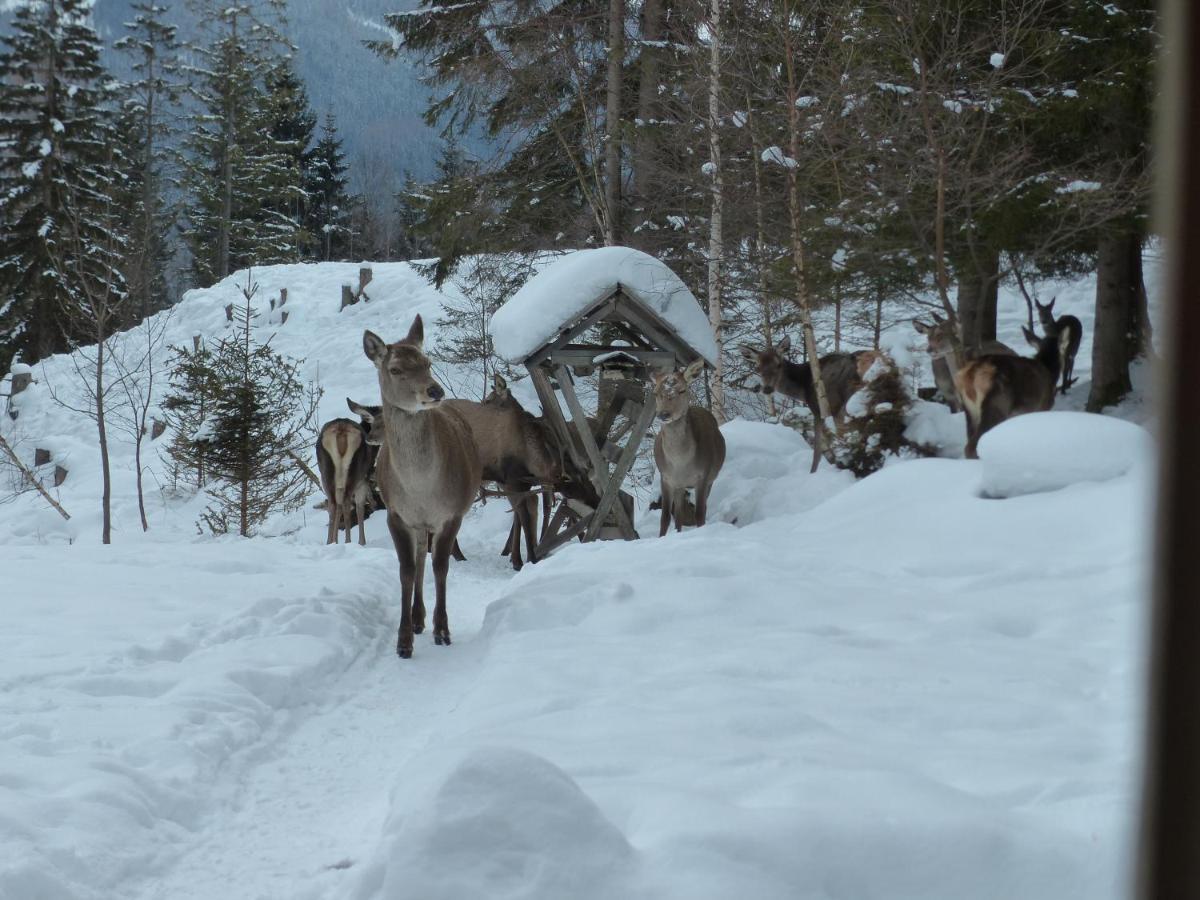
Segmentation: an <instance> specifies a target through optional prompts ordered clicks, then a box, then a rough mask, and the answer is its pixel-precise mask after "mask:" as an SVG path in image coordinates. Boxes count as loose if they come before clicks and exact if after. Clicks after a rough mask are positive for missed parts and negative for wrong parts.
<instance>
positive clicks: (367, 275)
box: [354, 266, 375, 301]
mask: <svg viewBox="0 0 1200 900" xmlns="http://www.w3.org/2000/svg"><path fill="white" fill-rule="evenodd" d="M374 277H375V273H374V272H372V271H371V269H370V267H369V266H363V267H362V268H361V269H359V270H358V292H357V293H356V294H355V296H354V299H355V300H356V301H357V300H358V299H359V298H361V299H363V300H370V299H371V298H370V297H368V296H367V285H368V284H370V283H371V279H372V278H374Z"/></svg>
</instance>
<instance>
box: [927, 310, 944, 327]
mask: <svg viewBox="0 0 1200 900" xmlns="http://www.w3.org/2000/svg"><path fill="white" fill-rule="evenodd" d="M930 315H931V316H932V317H933V324H934V325H935V326H936V325H942V324H944V323H945V321H946V320H945V318H943V317H942V316H939V315H938V314H937V313H930Z"/></svg>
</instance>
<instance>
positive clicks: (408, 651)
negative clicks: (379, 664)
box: [396, 647, 412, 659]
mask: <svg viewBox="0 0 1200 900" xmlns="http://www.w3.org/2000/svg"><path fill="white" fill-rule="evenodd" d="M396 655H397V656H399V657H400V658H401V659H412V647H397V648H396Z"/></svg>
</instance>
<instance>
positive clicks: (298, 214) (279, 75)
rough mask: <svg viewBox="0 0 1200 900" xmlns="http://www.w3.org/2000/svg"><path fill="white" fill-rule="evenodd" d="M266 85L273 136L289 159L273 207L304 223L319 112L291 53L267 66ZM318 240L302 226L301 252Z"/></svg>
mask: <svg viewBox="0 0 1200 900" xmlns="http://www.w3.org/2000/svg"><path fill="white" fill-rule="evenodd" d="M265 86H266V105H267V117H268V121H269V127H270V131H269V133H270V137H271V140H272V141H273V143H274V146H275V149H276V151H278V152H279V153H281V154H282V155H283V156H284V158H285V159H286V167H287V168H286V171H287V179H286V183H285V185H284V190H283V192H282V193H280V194H279V196H278V197H277V198H276V199H275V200H274V201H273V202H272V203H271V204H270V208H271V209H273V210H274V211H275V212H276V213H278V214H280V215H282V216H284V217H287V218H290V219H291V220H292V221H294V222H296V223H297V224H299V225H301V226H302V225H304V224H305V222H306V220H307V210H308V207H309V205H310V203H311V202H312V198H311V194H310V186H311V184H312V182H313V180H314V177H315V172H314V169H313V166H314V163H315V157H316V149H315V148H314V147H313V146H312V144H313V135H314V133H315V132H316V128H317V114H316V113H314V112H313V111H312V108H311V107H310V106H309V102H308V92H307V91H306V90H305V88H304V83H303V82H302V81H300V79H299V78H297V77H296V72H295V69H294V68H293V66H292V59H291V57H289V56H284V57H281V58H280V59H279V60H277V61H276V62H275V63H274V64H273V65H272V66H271V68H270V69H268V70H267V73H266V77H265ZM316 242H317V236H316V235H315V234H313V233H311V232H310V231H309V230H308V229H307V228H302V230H301V233H300V235H299V245H300V253H301V255H302V256H305V257H307V256H310V255H311V254H312V252H313V247H314V246H315V244H316Z"/></svg>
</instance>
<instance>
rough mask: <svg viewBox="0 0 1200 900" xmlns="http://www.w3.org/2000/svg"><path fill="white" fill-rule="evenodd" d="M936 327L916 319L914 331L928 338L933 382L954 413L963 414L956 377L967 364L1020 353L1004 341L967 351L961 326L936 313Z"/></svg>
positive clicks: (914, 320)
mask: <svg viewBox="0 0 1200 900" xmlns="http://www.w3.org/2000/svg"><path fill="white" fill-rule="evenodd" d="M932 318H933V324H932V325H930V324H929V323H928V322H922V321H921V320H920V319H913V320H912V324H913V328H915V329H916V330H917V333H918V334H923V335H925V345H926V349H928V351H929V355H930V357H931V358H932V360H933V381H934V384H936V385H937V388H938V391H939V392H940V393H941V395H942V399H944V400H945V401H946V405H947V406H949V407H950V411H951V412H961V411H962V401H961V399H960V398H959V396H958V394H957V392H956V389H955V387H954V376H955V374H956V373H957V372H958V370H959V369H961V368H962V367H963V364H964V363H966V362H969V361H970V360H972V359H974V358H976V357H977V356H980V355H1002V356H1016V355H1017V352H1016V351H1015V350H1013V349H1012V347H1009V346H1008V345H1007V344H1002V343H1000V341H990V340H989V341H983V342H982V343H981V344H980V345H979V350H978V351H977V352H976V351H966V350H964V349H963V345H962V340H961V339H960V338H959V336H958V326H957V325H956V324H955V323H954V322H953V321H952V320H950V319H946V318H943V317H942V316H939V315H938V314H937V313H933V314H932Z"/></svg>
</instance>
